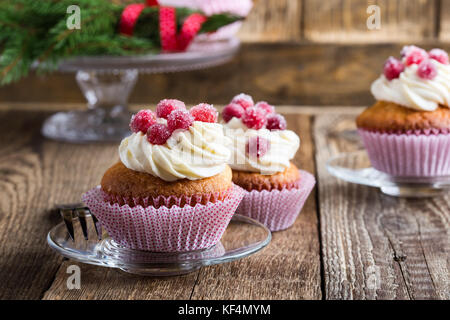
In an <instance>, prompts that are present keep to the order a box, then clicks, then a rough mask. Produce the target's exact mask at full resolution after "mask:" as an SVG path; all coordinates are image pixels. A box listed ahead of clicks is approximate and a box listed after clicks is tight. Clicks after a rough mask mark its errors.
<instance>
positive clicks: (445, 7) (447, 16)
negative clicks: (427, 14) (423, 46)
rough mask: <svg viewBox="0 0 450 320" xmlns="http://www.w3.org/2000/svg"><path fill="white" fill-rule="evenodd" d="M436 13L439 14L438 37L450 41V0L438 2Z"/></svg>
mask: <svg viewBox="0 0 450 320" xmlns="http://www.w3.org/2000/svg"><path fill="white" fill-rule="evenodd" d="M439 6H440V7H439V10H438V14H439V16H440V25H439V39H440V40H441V41H447V42H448V41H450V1H448V0H441V1H440V2H439Z"/></svg>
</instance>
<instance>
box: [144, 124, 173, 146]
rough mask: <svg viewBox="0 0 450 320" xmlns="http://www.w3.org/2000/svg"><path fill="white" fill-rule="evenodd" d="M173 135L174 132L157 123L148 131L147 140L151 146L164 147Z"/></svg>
mask: <svg viewBox="0 0 450 320" xmlns="http://www.w3.org/2000/svg"><path fill="white" fill-rule="evenodd" d="M171 135H172V132H170V130H169V128H168V127H167V126H166V125H165V124H161V123H155V124H152V125H151V126H150V128H149V129H148V131H147V140H148V142H150V143H151V144H157V145H163V144H165V143H166V141H167V139H169V138H170V136H171Z"/></svg>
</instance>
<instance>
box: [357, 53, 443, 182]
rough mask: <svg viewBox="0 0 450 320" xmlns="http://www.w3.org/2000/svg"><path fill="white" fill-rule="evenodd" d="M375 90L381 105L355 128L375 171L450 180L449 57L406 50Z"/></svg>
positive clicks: (390, 61)
mask: <svg viewBox="0 0 450 320" xmlns="http://www.w3.org/2000/svg"><path fill="white" fill-rule="evenodd" d="M371 91H372V94H373V96H374V97H375V99H376V100H377V102H376V103H375V104H374V105H373V106H371V107H369V108H368V109H366V110H365V111H364V112H363V113H362V114H361V115H359V116H358V118H357V120H356V124H357V127H358V132H359V134H360V136H361V138H362V141H363V143H364V146H365V148H366V149H367V152H368V155H369V158H370V161H371V163H372V166H373V167H374V168H375V169H377V170H379V171H382V172H385V173H387V174H389V175H391V176H393V177H402V178H404V177H409V178H433V177H440V176H450V109H449V108H450V65H449V58H448V54H447V53H446V52H445V51H443V50H441V49H433V50H431V51H429V52H427V51H425V50H423V49H421V48H418V47H416V46H406V47H404V48H403V50H402V52H401V59H396V58H394V57H390V58H389V59H388V60H387V61H386V63H385V65H384V72H383V74H382V75H381V76H380V77H379V78H378V79H377V80H376V81H375V82H374V83H373V84H372V87H371Z"/></svg>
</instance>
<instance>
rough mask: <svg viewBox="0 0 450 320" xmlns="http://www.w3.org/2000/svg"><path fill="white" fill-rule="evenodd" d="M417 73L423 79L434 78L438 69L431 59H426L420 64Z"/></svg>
mask: <svg viewBox="0 0 450 320" xmlns="http://www.w3.org/2000/svg"><path fill="white" fill-rule="evenodd" d="M417 75H418V76H419V77H420V78H422V79H426V80H433V79H434V77H436V75H437V70H436V67H435V66H434V65H433V63H431V61H430V60H425V61H422V63H421V64H419V67H418V68H417Z"/></svg>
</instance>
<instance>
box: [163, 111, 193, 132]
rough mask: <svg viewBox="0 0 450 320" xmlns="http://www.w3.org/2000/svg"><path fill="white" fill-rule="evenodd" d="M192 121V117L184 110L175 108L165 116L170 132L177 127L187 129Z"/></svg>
mask: <svg viewBox="0 0 450 320" xmlns="http://www.w3.org/2000/svg"><path fill="white" fill-rule="evenodd" d="M192 122H194V118H193V117H192V116H191V115H190V113H189V112H188V111H186V110H175V111H172V113H171V114H169V116H168V117H167V126H168V127H169V130H170V131H171V132H173V131H175V130H177V129H183V130H187V129H189V127H190V126H191V125H192Z"/></svg>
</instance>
